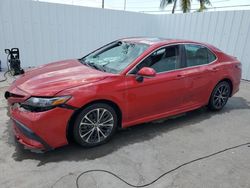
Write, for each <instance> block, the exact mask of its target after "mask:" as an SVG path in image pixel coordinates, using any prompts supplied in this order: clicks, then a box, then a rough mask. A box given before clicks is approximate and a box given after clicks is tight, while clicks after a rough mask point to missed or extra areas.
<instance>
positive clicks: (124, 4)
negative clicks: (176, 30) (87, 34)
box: [34, 0, 250, 14]
mask: <svg viewBox="0 0 250 188" xmlns="http://www.w3.org/2000/svg"><path fill="white" fill-rule="evenodd" d="M34 1H44V2H51V3H62V4H70V5H80V6H88V7H98V8H101V7H102V0H34ZM210 2H211V4H212V6H207V7H208V8H209V9H208V10H207V11H224V10H250V0H210ZM159 5H160V0H104V7H105V8H107V9H116V10H124V9H125V10H126V11H136V12H144V13H153V14H156V13H171V10H172V6H173V5H172V4H170V5H168V6H167V7H166V8H165V9H164V10H160V9H159ZM238 5H248V6H239V7H230V6H238ZM198 8H199V2H198V0H192V3H191V9H192V10H191V12H194V11H196V10H197V9H198ZM178 10H180V7H179V3H177V7H176V13H181V11H178Z"/></svg>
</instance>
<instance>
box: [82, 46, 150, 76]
mask: <svg viewBox="0 0 250 188" xmlns="http://www.w3.org/2000/svg"><path fill="white" fill-rule="evenodd" d="M147 48H148V45H147V44H142V43H132V42H124V41H115V42H113V43H111V44H109V45H106V46H104V47H102V48H100V49H98V50H97V51H95V52H93V53H91V54H89V55H87V56H86V57H84V58H82V59H80V61H81V62H82V63H83V64H86V65H89V66H92V67H93V68H96V69H99V70H102V71H105V72H110V73H115V74H116V73H119V72H121V71H122V70H124V69H125V68H126V67H127V66H128V65H129V64H130V63H132V62H133V61H134V60H135V59H136V58H137V57H139V56H140V55H141V54H142V53H143V52H144V51H145V50H146V49H147Z"/></svg>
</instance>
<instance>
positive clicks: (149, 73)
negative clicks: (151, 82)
mask: <svg viewBox="0 0 250 188" xmlns="http://www.w3.org/2000/svg"><path fill="white" fill-rule="evenodd" d="M137 75H139V76H145V77H154V76H155V75H156V72H155V70H154V69H153V68H150V67H143V68H142V69H141V70H139V71H138V73H137Z"/></svg>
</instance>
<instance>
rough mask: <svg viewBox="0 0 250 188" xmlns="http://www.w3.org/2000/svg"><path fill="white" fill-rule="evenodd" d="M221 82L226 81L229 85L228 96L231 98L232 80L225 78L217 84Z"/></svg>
mask: <svg viewBox="0 0 250 188" xmlns="http://www.w3.org/2000/svg"><path fill="white" fill-rule="evenodd" d="M223 81H226V82H227V83H229V85H230V95H229V96H230V97H231V96H232V93H233V82H232V80H231V79H230V78H228V77H225V78H223V79H221V80H220V81H219V82H218V83H217V84H219V83H220V82H223ZM217 84H216V85H217ZM216 85H215V86H216Z"/></svg>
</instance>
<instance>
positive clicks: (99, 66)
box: [82, 62, 106, 72]
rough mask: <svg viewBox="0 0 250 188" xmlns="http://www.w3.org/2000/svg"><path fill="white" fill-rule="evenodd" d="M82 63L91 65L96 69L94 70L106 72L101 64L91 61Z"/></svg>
mask: <svg viewBox="0 0 250 188" xmlns="http://www.w3.org/2000/svg"><path fill="white" fill-rule="evenodd" d="M82 63H83V64H84V65H87V66H89V67H92V68H94V69H96V70H100V71H103V72H106V70H105V69H104V67H103V66H101V65H96V64H95V63H91V62H88V63H87V62H82Z"/></svg>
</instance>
